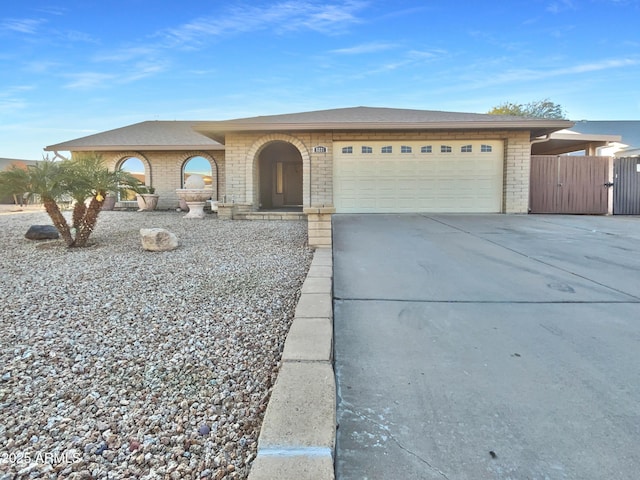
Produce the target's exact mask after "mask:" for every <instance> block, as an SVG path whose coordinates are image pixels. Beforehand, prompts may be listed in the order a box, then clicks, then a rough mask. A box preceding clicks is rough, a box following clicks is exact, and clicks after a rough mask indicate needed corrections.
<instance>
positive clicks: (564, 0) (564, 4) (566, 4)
mask: <svg viewBox="0 0 640 480" xmlns="http://www.w3.org/2000/svg"><path fill="white" fill-rule="evenodd" d="M575 9H576V5H575V3H574V0H556V1H554V2H551V3H550V4H549V5H547V12H551V13H560V12H564V11H567V10H575Z"/></svg>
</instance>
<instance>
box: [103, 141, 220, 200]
mask: <svg viewBox="0 0 640 480" xmlns="http://www.w3.org/2000/svg"><path fill="white" fill-rule="evenodd" d="M98 153H102V155H103V157H104V159H105V162H106V164H107V166H108V167H109V168H110V169H115V168H118V167H119V166H120V165H122V163H123V162H124V161H125V160H127V159H128V158H131V157H136V158H139V159H140V160H141V161H142V163H143V164H144V167H145V180H146V184H147V185H150V186H152V187H154V188H155V189H156V193H157V194H158V195H159V197H160V198H159V200H158V208H159V209H174V208H177V207H178V205H179V200H178V196H177V195H176V189H178V188H182V167H183V165H184V163H185V162H186V161H187V160H189V159H190V158H192V157H198V156H200V157H204V158H206V159H208V160H209V163H210V164H211V172H212V176H213V193H214V194H213V196H214V198H216V197H217V198H218V199H221V198H222V197H223V196H224V194H225V186H226V175H225V170H226V165H225V152H224V151H211V152H206V151H165V152H162V151H140V152H134V151H130V152H98ZM216 166H217V168H216ZM216 185H217V188H218V191H217V194H216Z"/></svg>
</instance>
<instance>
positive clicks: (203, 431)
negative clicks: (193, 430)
mask: <svg viewBox="0 0 640 480" xmlns="http://www.w3.org/2000/svg"><path fill="white" fill-rule="evenodd" d="M198 433H200V435H203V436H206V435H209V433H211V428H210V427H209V425H207V424H204V425H200V429H199V430H198Z"/></svg>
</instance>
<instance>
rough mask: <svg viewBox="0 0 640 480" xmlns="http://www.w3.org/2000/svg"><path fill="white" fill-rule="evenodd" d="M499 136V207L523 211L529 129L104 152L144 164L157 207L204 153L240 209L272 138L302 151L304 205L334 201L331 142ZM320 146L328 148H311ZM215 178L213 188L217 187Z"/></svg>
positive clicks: (171, 202) (244, 136)
mask: <svg viewBox="0 0 640 480" xmlns="http://www.w3.org/2000/svg"><path fill="white" fill-rule="evenodd" d="M464 139H469V140H481V139H488V140H502V141H503V142H504V166H503V201H502V211H503V213H527V211H528V207H529V174H530V172H529V169H530V151H531V146H530V143H529V132H528V131H503V130H495V131H487V130H465V131H453V132H448V131H429V132H389V131H387V132H385V131H361V132H281V133H264V132H250V133H229V134H227V135H226V151H224V152H220V151H214V152H195V151H178V152H161V151H142V152H103V155H104V157H105V159H106V160H107V164H108V166H109V167H110V168H115V167H117V166H119V165H120V164H121V163H122V162H123V161H124V160H126V159H127V158H129V157H137V158H139V159H140V160H142V161H143V163H144V164H145V174H146V178H147V184H150V185H152V186H153V187H155V188H156V193H158V194H159V195H160V200H159V205H158V208H161V209H167V208H175V207H177V206H178V197H177V195H176V193H175V190H176V189H177V188H180V187H181V172H182V166H183V164H184V162H185V161H186V160H188V159H189V158H191V157H194V156H203V157H205V158H208V159H209V161H210V163H211V164H212V171H213V175H214V177H215V175H216V165H217V175H218V179H217V184H218V192H217V198H218V200H220V201H221V202H223V201H226V202H227V203H235V204H237V205H242V206H243V210H257V209H258V205H259V191H258V188H259V185H260V182H259V164H258V159H259V157H260V152H261V150H262V149H263V148H264V147H265V146H267V145H268V144H270V143H271V142H274V141H284V142H288V143H290V144H292V145H294V146H295V147H296V148H297V149H298V151H299V152H300V155H301V157H302V164H303V174H302V175H303V178H302V182H303V205H304V207H305V208H308V207H332V206H333V142H334V141H351V140H353V141H366V140H372V141H374V140H389V141H398V140H427V141H430V140H464ZM316 146H323V147H325V148H326V149H327V151H326V153H314V152H313V148H314V147H316ZM215 184H216V181H215V178H214V190H215Z"/></svg>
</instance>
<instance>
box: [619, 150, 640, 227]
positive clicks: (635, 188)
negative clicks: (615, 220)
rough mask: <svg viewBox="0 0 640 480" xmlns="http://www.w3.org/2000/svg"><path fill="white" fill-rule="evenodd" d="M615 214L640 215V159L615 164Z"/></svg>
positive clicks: (630, 159)
mask: <svg viewBox="0 0 640 480" xmlns="http://www.w3.org/2000/svg"><path fill="white" fill-rule="evenodd" d="M613 214H614V215H640V158H616V159H615V161H614V163H613Z"/></svg>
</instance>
